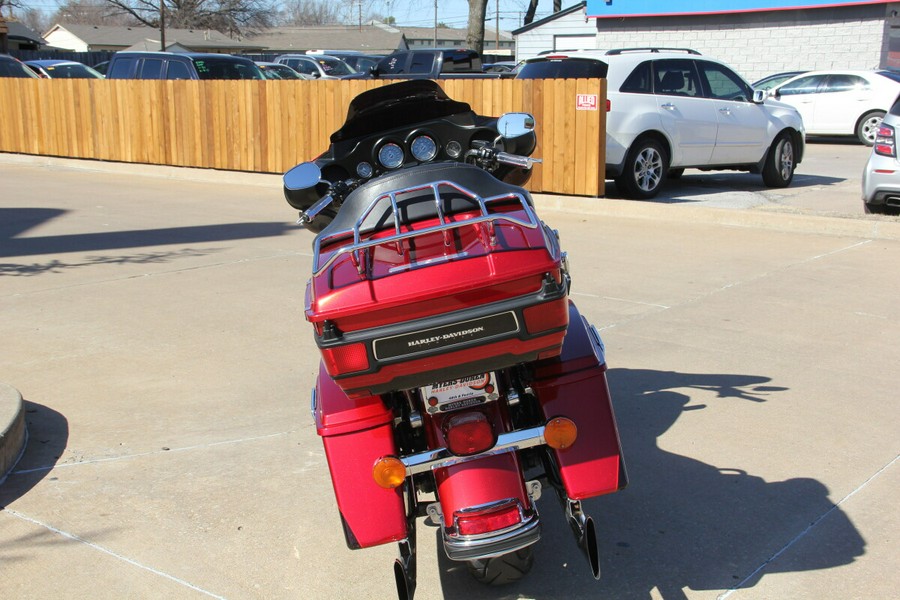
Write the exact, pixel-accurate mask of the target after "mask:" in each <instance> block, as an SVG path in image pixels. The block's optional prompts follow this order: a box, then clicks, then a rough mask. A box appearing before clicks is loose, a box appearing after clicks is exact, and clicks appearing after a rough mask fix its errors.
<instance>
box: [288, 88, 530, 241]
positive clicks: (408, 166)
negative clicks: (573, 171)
mask: <svg viewBox="0 0 900 600" xmlns="http://www.w3.org/2000/svg"><path fill="white" fill-rule="evenodd" d="M422 133H425V134H428V135H429V136H431V137H433V138H435V140H436V141H437V143H438V153H437V155H436V156H435V157H434V159H432V160H431V161H429V162H424V163H422V162H419V161H417V160H415V158H413V157H412V156H411V155H410V153H409V150H408V145H409V141H410V139H411V138H412V137H413V136H416V135H420V134H422ZM497 138H498V131H497V119H496V118H494V117H483V116H480V115H477V114H476V113H475V112H474V111H472V109H471V107H470V106H469V105H468V104H466V103H465V102H457V101H455V100H452V99H450V98H449V97H448V96H447V95H446V93H445V92H444V90H443V89H441V87H440V86H439V85H438V84H437V83H435V82H434V81H430V80H410V81H403V82H400V83H395V84H392V85H386V86H383V87H380V88H374V89H372V90H368V91H366V92H363V93H362V94H359V95H358V96H357V97H356V98H354V99H353V100H352V101H351V103H350V106H349V107H348V110H347V118H346V120H345V122H344V124H343V126H341V128H340V129H338V130H337V131H336V132H334V133H333V134H332V136H331V145H330V146H329V148H328V150H327V151H326V152H325V153H323V154H322V155H321V156H319V157H318V158H317V159H316V160H315V163H316V165H318V166H319V168H320V169H321V171H322V179H323V183H320V184H318V185H317V186H315V187H314V188H308V189H302V190H287V189H285V191H284V194H285V198H286V199H287V201H288V203H289V204H290V205H291V206H292V207H294V208H296V209H297V210H300V211H305V210H307V209H308V208H309V207H311V206H312V205H313V204H315V203H316V202H318V201H319V200H320V199H322V198H323V197H324V196H325V195H326V194H327V193H328V190H329V187H330V186H329V182H330V183H335V182H338V181H353V182H354V183H358V184H360V187H359V188H358V189H357V190H356V191H355V192H353V193H352V194H350V195H349V196H348V197H347V198H346V199H345V200H344V204H346V203H347V202H348V201H349V200H350V198H351V197H354V196H357V197H358V196H359V195H360V194H359V192H360V191H362V190H372V189H373V188H371V187H370V186H371V185H373V184H374V185H376V186H378V185H379V182H381V181H391V182H393V183H391V184H388V185H389V186H390V187H391V189H397V188H404V187H409V186H410V185H416V184H412V183H411V184H407V183H406V182H405V181H402V179H403V178H404V177H406V176H411V177H412V176H413V175H412V173H411V172H410V171H411V170H415V172H416V173H429V172H432V171H430V170H429V169H425V170H422V169H421V167H424V166H429V167H435V168H436V169H437V170H438V171H440V170H441V165H449V166H450V167H453V166H462V165H463V160H464V156H465V152H466V151H468V150H470V149H472V148H475V147H478V146H479V145H487V146H490V147H493V145H494V143H495V141H496V140H497ZM451 140H452V141H456V142H458V143H459V144H460V145H461V147H462V154H461V155H460V156H458V157H452V156H450V155H449V154H448V153H447V144H448V142H449V141H451ZM388 142H393V143H396V144H398V145H400V146H401V147H403V148H404V150H405V153H404V162H403V165H402V166H401V167H400V168H398V169H395V170H386V169H384V168H383V167H380V166H379V162H378V159H377V155H376V153H377V150H378V149H379V148H380V147H381V146H382V145H383V144H385V143H388ZM536 145H537V138H536V136H535V134H534V132H530V133H528V134H526V135H523V136H519V137H517V138H505V139H503V140H502V146H503V147H502V148H501V150H503V151H505V152H509V153H511V154H517V155H521V156H530V155H531V154H532V152H534V149H535V146H536ZM362 162H366V163H368V164H370V165H372V167H373V169H374V173H373V176H372V177H371V178H369V179H368V180H365V179H361V178H360V177H359V175H357V171H356V169H357V166H358V165H359V164H360V163H362ZM475 170H477V171H480V172H481V173H482V174H483V175H485V176H484V177H480V176H477V175H472V176H471V177H477V178H478V183H477V184H473V185H477V186H479V187H475V188H474V189H473V191H475V192H477V193H479V194H480V195H482V196H491V195H495V194H494V193H490V192H485V191H484V189H486V188H485V187H484V186H491V185H492V183H491V182H493V184H499V183H500V182H499V181H497V180H498V179H499V180H502V181H504V182H507V183H510V184H513V185H523V184H525V183H526V182H527V181H528V179H529V178H530V176H531V170H529V169H521V168H518V167H513V166H509V165H500V166H499V167H498V168H496V169H495V170H494V171H493V173H486V172H484V171H481V169H475ZM469 172H470V171H469V170H467V169H463V170H459V171H446V174H447V175H451V174H452V175H453V176H454V177H455V176H457V175H458V174H460V173H469ZM415 177H416V181H418V180H419V177H420V176H419V175H415ZM473 181H474V180H473ZM466 187H468V186H466ZM378 189H381V187H380V186H379V187H378ZM369 193H371V191H367V192H366V195H368V194H369ZM343 212H344V210H343V209H342V208H341V203H340V199H338V200H336V201H335V203H334V204H332V205H331V206H330V207H328V208H326V209H325V210H324V211H322V212H321V213H320V214H319V215H318V217H316V219H314V220H313V221H312V222H311V223H308V224H306V225H305V226H306V227H307V229H309V230H311V231H313V232H316V233H318V232H320V231H322V230H323V229H324V228H325V227H326V226H328V224H329V223H330V222H331V221H332V219H334V218H335V217H336V215H337V214H339V213H343ZM354 222H355V219H354Z"/></svg>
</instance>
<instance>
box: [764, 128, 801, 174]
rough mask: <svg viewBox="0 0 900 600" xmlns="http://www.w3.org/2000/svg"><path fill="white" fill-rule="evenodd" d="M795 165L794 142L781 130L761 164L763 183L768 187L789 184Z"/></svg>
mask: <svg viewBox="0 0 900 600" xmlns="http://www.w3.org/2000/svg"><path fill="white" fill-rule="evenodd" d="M795 166H796V162H795V157H794V142H793V140H791V136H790V134H789V133H787V132H786V131H783V132H781V133H780V134H778V137H776V138H775V141H774V142H772V147H771V148H770V149H769V154H768V155H767V156H766V163H765V165H763V171H762V178H763V183H765V184H766V185H767V186H769V187H787V186H789V185H791V181H792V180H793V179H794V167H795Z"/></svg>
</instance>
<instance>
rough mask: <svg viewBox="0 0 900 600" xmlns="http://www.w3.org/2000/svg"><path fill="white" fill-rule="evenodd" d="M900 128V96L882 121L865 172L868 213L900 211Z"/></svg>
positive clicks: (864, 203)
mask: <svg viewBox="0 0 900 600" xmlns="http://www.w3.org/2000/svg"><path fill="white" fill-rule="evenodd" d="M898 130H900V97H898V98H897V100H895V101H894V104H893V106H891V109H890V110H889V111H888V113H887V114H886V115H885V116H884V120H882V121H881V126H880V127H879V128H878V132H877V134H876V136H875V142H874V144H873V145H872V154H870V155H869V160H868V161H867V162H866V168H865V169H864V170H863V175H862V199H863V205H864V207H865V210H866V212H867V213H881V214H891V215H896V214H900V159H898V157H897V132H898Z"/></svg>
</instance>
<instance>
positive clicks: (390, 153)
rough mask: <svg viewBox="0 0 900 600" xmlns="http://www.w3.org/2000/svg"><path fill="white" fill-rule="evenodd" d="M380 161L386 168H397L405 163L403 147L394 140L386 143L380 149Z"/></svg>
mask: <svg viewBox="0 0 900 600" xmlns="http://www.w3.org/2000/svg"><path fill="white" fill-rule="evenodd" d="M378 162H380V163H381V165H382V166H383V167H384V168H385V169H396V168H397V167H399V166H400V165H402V164H403V148H401V147H400V146H398V145H397V144H394V143H393V142H391V143H389V144H385V145H384V146H382V147H381V149H380V150H379V151H378Z"/></svg>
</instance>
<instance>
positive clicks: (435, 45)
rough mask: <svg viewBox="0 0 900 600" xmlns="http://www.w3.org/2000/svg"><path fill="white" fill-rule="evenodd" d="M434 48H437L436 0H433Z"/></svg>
mask: <svg viewBox="0 0 900 600" xmlns="http://www.w3.org/2000/svg"><path fill="white" fill-rule="evenodd" d="M434 47H435V48H437V0H434Z"/></svg>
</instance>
